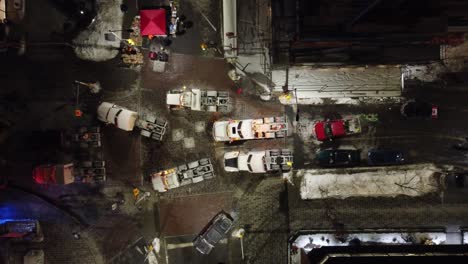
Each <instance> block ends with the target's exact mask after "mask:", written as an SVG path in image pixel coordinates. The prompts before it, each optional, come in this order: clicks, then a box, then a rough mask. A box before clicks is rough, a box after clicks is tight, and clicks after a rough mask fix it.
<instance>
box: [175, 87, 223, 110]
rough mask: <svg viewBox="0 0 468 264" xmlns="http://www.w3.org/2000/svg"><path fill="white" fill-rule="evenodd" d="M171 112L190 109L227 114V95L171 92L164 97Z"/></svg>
mask: <svg viewBox="0 0 468 264" xmlns="http://www.w3.org/2000/svg"><path fill="white" fill-rule="evenodd" d="M166 101H167V105H168V106H169V109H171V110H177V109H191V110H194V111H208V112H228V103H229V93H228V92H220V91H203V90H200V89H189V90H187V89H186V87H184V88H183V89H181V90H171V91H169V92H168V93H167V96H166Z"/></svg>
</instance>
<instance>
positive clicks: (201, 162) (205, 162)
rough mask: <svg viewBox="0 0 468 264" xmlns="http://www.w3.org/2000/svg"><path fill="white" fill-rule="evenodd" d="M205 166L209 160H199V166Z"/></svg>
mask: <svg viewBox="0 0 468 264" xmlns="http://www.w3.org/2000/svg"><path fill="white" fill-rule="evenodd" d="M207 164H210V160H209V159H201V160H200V165H207Z"/></svg>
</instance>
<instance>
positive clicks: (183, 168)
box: [151, 159, 215, 192]
mask: <svg viewBox="0 0 468 264" xmlns="http://www.w3.org/2000/svg"><path fill="white" fill-rule="evenodd" d="M214 177H215V174H214V169H213V164H212V163H211V160H210V159H201V160H197V161H193V162H190V163H187V164H183V165H180V166H177V167H174V168H170V169H167V170H163V171H160V172H156V173H153V174H152V175H151V182H152V184H153V189H154V190H155V191H158V192H166V191H168V190H170V189H174V188H177V187H180V186H184V185H187V184H192V183H198V182H202V181H204V180H208V179H212V178H214Z"/></svg>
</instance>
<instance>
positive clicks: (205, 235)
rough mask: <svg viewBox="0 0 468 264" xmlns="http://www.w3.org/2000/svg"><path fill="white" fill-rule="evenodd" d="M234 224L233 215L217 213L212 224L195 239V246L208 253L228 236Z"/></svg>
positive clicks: (201, 251)
mask: <svg viewBox="0 0 468 264" xmlns="http://www.w3.org/2000/svg"><path fill="white" fill-rule="evenodd" d="M233 224H234V220H233V219H232V217H231V216H230V215H228V214H226V213H224V212H221V213H219V214H218V215H216V216H215V217H214V218H213V220H211V222H210V225H209V226H208V227H207V228H205V229H204V230H203V231H202V232H201V233H200V234H199V235H198V236H197V237H196V238H195V240H193V246H194V247H195V248H196V249H197V250H198V252H200V253H202V254H205V255H208V254H210V252H211V250H212V249H213V248H214V246H215V245H216V244H217V243H218V242H219V241H220V240H221V239H223V238H226V237H227V235H228V233H229V231H230V230H231V228H232V226H233Z"/></svg>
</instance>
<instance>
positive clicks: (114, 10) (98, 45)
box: [73, 0, 123, 61]
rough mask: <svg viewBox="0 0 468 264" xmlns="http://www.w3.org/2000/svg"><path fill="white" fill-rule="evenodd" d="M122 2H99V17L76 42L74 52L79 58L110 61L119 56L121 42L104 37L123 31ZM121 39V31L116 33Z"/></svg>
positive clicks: (106, 0) (104, 0) (100, 0)
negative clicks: (107, 34)
mask: <svg viewBox="0 0 468 264" xmlns="http://www.w3.org/2000/svg"><path fill="white" fill-rule="evenodd" d="M120 4H122V0H97V3H96V6H97V16H96V18H95V21H94V23H92V24H91V25H90V26H89V27H88V28H87V29H86V30H84V31H83V32H81V33H80V34H79V35H78V36H77V37H76V38H75V39H74V40H73V45H74V46H75V48H74V51H75V54H76V55H77V56H78V58H80V59H83V60H90V61H105V60H110V59H112V58H114V57H116V56H117V55H118V53H119V52H118V48H119V47H120V41H119V40H118V39H116V40H115V41H107V40H106V39H105V37H104V35H105V33H108V32H109V30H121V29H122V24H123V13H122V11H121V10H120ZM115 34H116V35H117V36H118V37H119V38H121V35H122V33H121V31H117V32H115Z"/></svg>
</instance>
